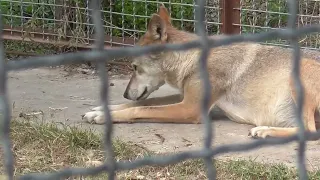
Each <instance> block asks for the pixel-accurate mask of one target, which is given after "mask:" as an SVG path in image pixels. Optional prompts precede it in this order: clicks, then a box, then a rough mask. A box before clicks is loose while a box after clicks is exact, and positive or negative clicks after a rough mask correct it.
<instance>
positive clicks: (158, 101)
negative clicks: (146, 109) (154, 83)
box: [84, 94, 182, 116]
mask: <svg viewBox="0 0 320 180" xmlns="http://www.w3.org/2000/svg"><path fill="white" fill-rule="evenodd" d="M181 100H182V98H181V95H180V94H174V95H169V96H164V97H155V98H149V99H145V100H141V101H133V102H129V103H124V104H119V105H109V109H110V111H119V110H123V109H127V108H132V107H139V106H159V105H167V104H174V103H178V102H180V101H181ZM91 111H103V108H102V106H98V107H94V108H92V109H91ZM88 113H89V114H90V113H91V114H92V113H93V112H88ZM93 114H94V113H93ZM84 116H85V115H84Z"/></svg>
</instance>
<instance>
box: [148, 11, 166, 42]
mask: <svg viewBox="0 0 320 180" xmlns="http://www.w3.org/2000/svg"><path fill="white" fill-rule="evenodd" d="M147 31H148V32H149V33H150V35H151V36H152V38H153V40H160V41H161V42H166V41H167V39H168V36H167V24H166V23H165V21H164V20H163V19H162V18H161V17H160V16H159V15H158V14H153V15H152V17H151V20H150V21H149V24H148V30H147Z"/></svg>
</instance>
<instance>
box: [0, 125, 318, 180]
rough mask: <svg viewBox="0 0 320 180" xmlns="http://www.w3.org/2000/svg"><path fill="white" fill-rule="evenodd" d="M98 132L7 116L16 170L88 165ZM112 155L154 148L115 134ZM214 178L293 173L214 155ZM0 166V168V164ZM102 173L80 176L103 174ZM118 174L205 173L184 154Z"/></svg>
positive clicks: (95, 157) (98, 148)
mask: <svg viewBox="0 0 320 180" xmlns="http://www.w3.org/2000/svg"><path fill="white" fill-rule="evenodd" d="M101 137H102V136H101V135H100V134H96V133H94V132H93V131H90V130H82V129H80V128H77V127H70V126H65V125H61V126H60V125H59V126H58V125H56V124H51V123H48V124H44V123H35V122H31V121H12V122H11V138H12V144H13V146H12V147H13V148H12V149H13V151H14V158H15V171H14V172H15V175H16V176H19V175H22V174H27V173H31V172H53V171H58V170H61V169H63V168H66V167H88V162H90V161H89V160H92V161H99V162H101V161H103V160H104V156H103V154H104V153H103V147H102V141H101ZM113 147H114V150H115V155H116V159H117V160H134V159H136V158H139V157H143V156H150V155H153V154H154V153H153V152H150V151H148V150H146V149H145V148H142V147H141V146H137V145H135V144H132V143H125V142H122V141H121V140H117V139H115V140H114V141H113ZM1 158H2V159H3V154H2V153H1ZM215 166H216V167H217V179H221V180H223V179H231V180H238V179H244V180H258V179H261V180H265V179H270V180H277V179H283V180H291V179H298V177H297V172H296V171H295V169H292V168H288V167H286V166H285V165H282V164H273V165H267V164H261V163H257V162H254V161H249V160H228V161H222V160H217V161H215ZM0 171H1V173H2V174H4V167H3V165H1V167H0ZM106 176H107V175H106V174H100V175H98V176H96V177H86V178H85V179H105V178H106ZM117 177H118V179H134V178H138V177H140V178H142V177H144V178H145V179H159V178H163V179H206V172H205V166H204V164H203V161H202V160H188V161H184V162H181V163H178V164H174V165H169V166H166V167H163V166H162V167H150V166H148V167H143V168H140V169H136V170H132V171H124V172H119V173H118V174H117ZM309 178H310V179H314V180H315V179H319V178H320V171H316V172H309Z"/></svg>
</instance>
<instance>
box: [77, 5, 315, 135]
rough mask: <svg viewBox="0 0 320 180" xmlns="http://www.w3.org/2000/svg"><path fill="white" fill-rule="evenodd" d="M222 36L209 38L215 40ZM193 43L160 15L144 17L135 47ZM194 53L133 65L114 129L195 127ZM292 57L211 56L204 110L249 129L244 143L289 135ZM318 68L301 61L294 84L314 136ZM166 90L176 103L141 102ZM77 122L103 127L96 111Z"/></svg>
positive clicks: (274, 50) (249, 51)
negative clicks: (300, 89) (123, 125)
mask: <svg viewBox="0 0 320 180" xmlns="http://www.w3.org/2000/svg"><path fill="white" fill-rule="evenodd" d="M220 37H222V36H212V37H211V38H213V39H214V38H220ZM196 38H198V36H196V35H195V34H192V33H188V32H184V31H181V30H177V29H176V28H174V27H173V26H172V25H171V20H170V16H169V13H168V11H167V9H166V8H165V7H164V6H161V7H160V10H159V12H158V13H157V14H154V15H153V16H152V17H151V20H150V22H149V25H148V30H147V32H146V33H145V35H144V36H143V37H142V38H141V39H140V41H139V45H140V46H147V45H151V44H164V43H184V42H188V41H191V40H195V39H196ZM200 53H201V50H200V49H191V50H188V51H181V52H161V53H158V54H148V55H144V56H141V57H138V58H135V59H134V60H133V63H132V66H133V68H134V70H135V71H134V73H133V75H132V77H131V79H130V82H129V84H128V86H127V89H126V90H125V93H124V97H125V98H127V99H130V100H133V102H131V103H128V104H121V105H114V106H111V107H110V108H111V109H112V112H111V115H112V117H113V120H114V122H141V121H146V122H170V123H200V111H199V110H200V102H201V98H202V94H201V92H202V90H201V88H202V87H203V86H202V81H201V79H200V74H199V73H200V72H199V67H198V64H199V55H200ZM291 55H292V50H291V49H288V48H280V47H273V46H267V45H261V44H258V43H247V42H245V43H237V44H232V45H228V46H221V47H217V48H214V49H212V50H211V52H210V55H209V58H208V61H207V68H208V69H207V70H208V72H209V76H210V77H209V78H210V82H211V84H212V93H211V96H212V98H211V101H210V102H211V105H212V106H211V108H213V107H214V106H218V107H219V108H220V109H222V110H223V111H224V112H225V114H226V116H228V117H229V118H230V119H231V120H233V121H235V122H238V123H245V124H251V125H255V126H257V127H255V128H253V129H251V130H250V135H251V136H252V137H262V138H265V137H267V136H272V137H280V136H289V135H292V134H294V133H296V130H297V128H296V124H295V118H296V111H295V110H296V106H295V102H296V101H295V99H296V95H295V88H294V86H293V82H292V80H291V71H292V57H291ZM319 71H320V65H319V64H318V63H317V62H316V61H313V60H311V59H305V58H303V59H302V63H301V74H302V75H301V78H302V80H303V84H304V86H305V87H306V90H305V93H306V102H305V103H306V106H305V107H304V121H305V124H306V128H307V130H310V131H315V130H316V127H315V118H314V117H315V114H316V112H317V111H318V108H319V102H320V99H319V96H318V92H319V90H320V83H319V82H318V79H319V77H320V75H319ZM164 83H168V84H169V85H171V86H172V87H175V88H177V89H179V90H180V92H181V94H180V95H174V96H168V97H160V98H150V99H147V98H148V96H149V95H150V94H151V93H152V92H154V91H155V90H157V89H158V88H159V87H161V86H162V85H163V84H164ZM83 118H84V119H85V120H87V121H88V122H93V123H97V124H103V123H105V118H104V115H103V112H102V109H101V107H97V108H94V109H93V111H91V112H88V113H86V114H85V115H84V116H83Z"/></svg>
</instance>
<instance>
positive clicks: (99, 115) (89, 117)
mask: <svg viewBox="0 0 320 180" xmlns="http://www.w3.org/2000/svg"><path fill="white" fill-rule="evenodd" d="M82 119H83V120H85V121H87V122H89V123H96V124H104V123H105V118H104V113H103V111H99V110H96V111H90V112H87V113H86V114H84V115H83V116H82Z"/></svg>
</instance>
